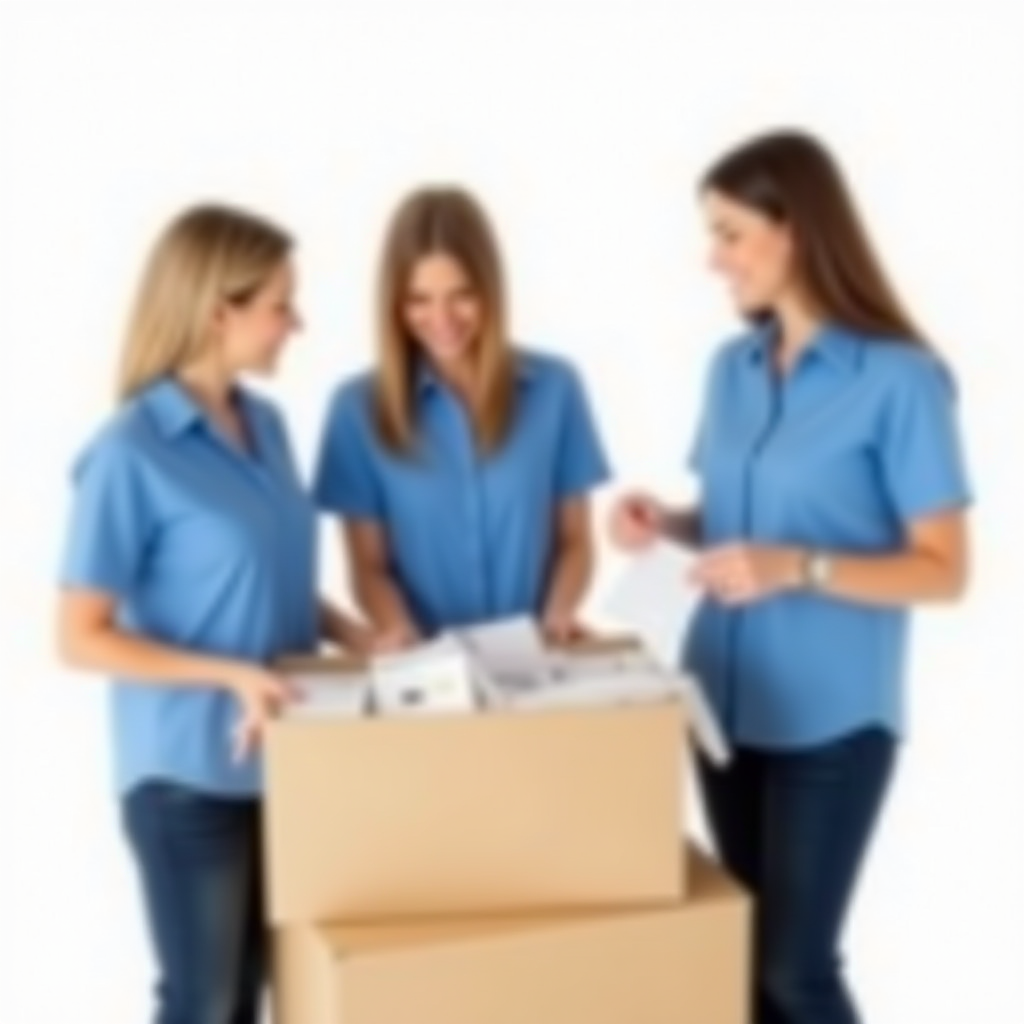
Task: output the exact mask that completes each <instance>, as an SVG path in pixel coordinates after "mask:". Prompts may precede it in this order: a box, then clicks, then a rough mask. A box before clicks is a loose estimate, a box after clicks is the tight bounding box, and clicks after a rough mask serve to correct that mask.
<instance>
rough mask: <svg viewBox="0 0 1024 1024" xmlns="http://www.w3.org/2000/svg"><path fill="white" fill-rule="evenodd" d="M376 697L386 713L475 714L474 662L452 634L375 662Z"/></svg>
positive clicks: (377, 702) (373, 663)
mask: <svg viewBox="0 0 1024 1024" xmlns="http://www.w3.org/2000/svg"><path fill="white" fill-rule="evenodd" d="M371 674H372V677H373V695H374V700H375V704H376V707H377V710H379V711H380V712H382V713H384V714H429V713H431V712H444V711H449V712H451V711H472V710H473V709H474V708H475V707H476V687H475V682H474V678H473V666H472V662H471V660H470V658H469V656H468V654H467V652H466V651H465V649H464V648H463V647H462V646H461V645H460V644H458V643H457V642H456V641H455V640H454V638H453V637H451V636H450V635H442V636H440V637H438V638H437V639H436V640H432V641H430V642H428V643H426V644H421V645H420V646H418V647H415V648H413V649H412V650H409V651H399V652H396V653H393V654H386V655H381V656H379V657H376V658H374V659H373V661H372V663H371Z"/></svg>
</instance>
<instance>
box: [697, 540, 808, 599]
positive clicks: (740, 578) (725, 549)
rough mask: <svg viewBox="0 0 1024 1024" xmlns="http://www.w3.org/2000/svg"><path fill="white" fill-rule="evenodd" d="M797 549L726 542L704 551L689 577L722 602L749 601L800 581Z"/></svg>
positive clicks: (762, 597)
mask: <svg viewBox="0 0 1024 1024" xmlns="http://www.w3.org/2000/svg"><path fill="white" fill-rule="evenodd" d="M802 557H803V555H802V552H801V551H800V549H799V548H791V547H773V546H767V545H758V544H726V545H723V546H721V547H717V548H712V549H710V550H708V551H706V552H705V553H704V554H703V555H702V556H701V557H700V558H698V559H697V563H696V565H695V566H694V568H693V570H692V571H691V574H690V578H691V580H692V581H693V582H694V583H696V584H697V586H699V587H702V588H703V589H705V590H706V591H707V592H708V593H709V594H710V595H711V596H712V597H713V598H715V600H717V601H719V602H721V603H722V604H725V605H744V604H752V603H754V602H756V601H761V600H764V599H765V598H766V597H770V596H772V595H773V594H778V593H781V592H783V591H786V590H791V589H795V588H796V587H798V586H799V585H800V582H801V575H802V571H801V563H802Z"/></svg>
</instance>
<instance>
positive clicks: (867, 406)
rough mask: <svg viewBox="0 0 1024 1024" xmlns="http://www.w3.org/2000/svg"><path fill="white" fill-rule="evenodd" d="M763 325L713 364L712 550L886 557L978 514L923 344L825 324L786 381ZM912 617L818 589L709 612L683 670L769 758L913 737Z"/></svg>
mask: <svg viewBox="0 0 1024 1024" xmlns="http://www.w3.org/2000/svg"><path fill="white" fill-rule="evenodd" d="M771 339H772V334H771V331H770V329H769V328H767V327H765V328H758V329H755V330H753V331H752V332H750V333H749V334H747V335H745V336H744V337H741V338H740V339H738V340H736V341H734V342H732V343H730V344H728V345H726V346H725V347H724V348H723V349H722V350H721V351H720V352H719V353H718V354H717V357H716V358H715V359H714V361H713V364H712V368H711V372H710V376H709V382H708V388H707V395H706V401H705V409H704V413H703V417H702V420H701V423H700V425H699V429H698V436H697V440H696V444H695V445H694V447H693V450H692V454H691V458H690V466H691V468H692V469H693V470H694V472H695V473H696V474H697V476H698V478H699V481H700V485H701V502H700V503H701V512H702V523H703V529H704V541H705V543H706V544H707V545H718V544H724V543H733V542H749V543H752V544H783V545H799V546H803V547H807V548H820V549H825V550H828V551H830V552H834V553H847V554H851V555H865V556H870V555H883V554H886V553H894V552H896V551H898V550H899V549H900V548H901V546H902V545H903V544H904V541H905V538H906V534H907V527H908V525H909V524H910V523H911V522H912V521H913V520H915V519H917V518H918V517H921V516H928V515H931V514H934V513H939V512H942V511H945V510H950V509H955V508H958V507H961V506H964V505H966V504H968V503H969V502H970V500H971V496H970V488H969V483H968V479H967V472H966V470H965V465H964V458H963V454H962V450H961V442H960V439H959V434H958V426H957V418H956V408H955V396H954V391H953V387H952V381H951V379H950V377H949V375H948V374H947V372H946V370H945V368H944V367H943V366H942V364H940V362H939V361H938V360H937V358H936V357H934V356H933V355H931V354H929V353H928V352H927V351H925V350H924V349H922V348H920V347H916V346H910V345H906V344H899V343H895V342H894V343H887V342H885V341H880V340H872V339H867V338H864V337H860V336H858V335H857V334H855V333H854V332H852V331H849V330H844V329H840V328H839V327H835V326H828V327H826V328H824V329H822V330H821V331H820V333H819V335H818V336H817V337H816V339H815V340H814V341H813V343H812V344H811V345H810V346H809V347H808V348H807V350H806V351H805V352H804V353H803V355H802V357H801V359H800V361H799V362H798V364H797V365H796V366H795V367H794V368H793V369H792V371H791V372H790V373H789V374H787V375H786V376H785V377H783V378H778V377H777V376H776V374H775V372H774V371H773V368H772V360H771ZM907 629H908V611H907V610H906V609H905V608H895V607H891V608H884V607H872V606H870V605H867V604H859V603H857V602H854V601H849V600H842V599H838V598H834V597H829V596H824V595H818V594H814V593H810V592H802V591H801V592H787V593H784V594H782V595H779V596H773V597H770V598H768V599H766V600H763V601H761V602H759V603H755V604H752V605H749V606H746V607H741V608H726V607H723V606H721V605H719V604H717V603H715V602H714V601H712V600H710V599H709V600H707V601H705V602H704V603H703V604H702V606H701V608H700V609H699V610H698V613H697V615H696V617H695V619H694V623H693V626H692V628H691V630H690V633H689V637H688V641H687V643H686V645H685V653H684V662H685V664H686V666H687V667H688V668H689V669H691V670H692V671H693V673H694V674H695V675H696V676H697V677H699V679H700V680H701V681H702V683H703V685H704V687H705V689H706V690H707V693H708V695H709V697H710V699H711V701H712V703H713V705H714V706H715V707H716V708H717V710H718V712H719V714H720V715H721V716H722V718H723V721H724V723H725V726H726V729H727V731H728V733H729V734H730V735H731V737H732V738H733V740H734V741H735V742H737V743H740V744H748V745H751V746H759V747H766V748H773V747H774V748H787V747H801V746H807V745H811V744H815V743H819V742H825V741H827V740H829V739H831V738H835V737H837V736H840V735H842V734H844V733H847V732H850V731H852V730H854V729H856V728H857V727H859V726H865V725H870V724H876V725H881V726H883V727H885V728H888V729H889V730H890V731H892V732H894V733H896V734H899V733H900V732H901V731H902V730H903V727H904V695H903V676H904V659H905V648H906V643H907Z"/></svg>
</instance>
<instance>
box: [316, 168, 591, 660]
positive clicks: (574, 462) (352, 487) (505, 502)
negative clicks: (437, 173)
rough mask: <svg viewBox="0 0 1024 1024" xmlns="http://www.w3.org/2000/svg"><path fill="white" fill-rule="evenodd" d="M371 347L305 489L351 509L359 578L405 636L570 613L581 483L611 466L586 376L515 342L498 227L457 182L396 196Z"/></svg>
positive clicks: (553, 631)
mask: <svg viewBox="0 0 1024 1024" xmlns="http://www.w3.org/2000/svg"><path fill="white" fill-rule="evenodd" d="M378 302H379V309H378V329H377V333H378V338H377V342H378V344H377V363H376V366H375V367H374V368H373V369H372V370H370V371H368V372H364V373H361V374H359V375H357V376H355V377H354V378H352V379H350V380H347V381H344V382H342V383H341V384H340V385H339V386H338V388H337V390H336V391H335V394H334V396H333V398H332V401H331V406H330V410H329V414H328V416H327V421H326V423H325V426H324V432H323V441H322V446H321V451H320V457H319V464H318V468H317V471H316V483H315V490H316V495H317V498H318V500H319V504H320V506H321V507H322V508H323V509H324V510H327V511H329V512H331V513H334V514H335V515H337V516H339V517H340V519H341V520H342V521H343V522H344V526H345V530H344V534H345V538H346V543H347V547H348V552H349V560H350V564H351V567H352V573H353V577H354V580H353V582H354V589H355V593H356V595H357V597H358V599H359V602H360V604H361V605H362V607H363V609H364V611H365V612H366V614H367V615H368V616H369V618H370V619H371V620H372V622H373V623H374V624H375V625H377V626H378V627H380V628H382V629H387V630H388V631H389V633H393V632H398V633H400V634H401V635H403V636H404V637H405V638H406V640H407V641H408V642H413V641H415V640H416V639H417V638H420V637H425V636H428V635H430V634H432V633H434V632H435V631H437V630H440V629H444V628H446V627H453V626H460V625H466V624H470V623H474V622H479V621H483V620H487V619H492V618H496V617H501V616H510V615H520V614H528V615H531V616H534V617H536V618H537V620H539V622H540V624H541V625H542V627H543V628H544V630H545V632H546V634H547V635H548V636H549V637H550V638H552V639H555V640H565V639H569V638H570V637H571V636H572V635H573V633H574V632H575V631H576V629H577V628H578V622H577V613H578V609H579V605H580V602H581V601H582V599H583V597H584V595H585V592H586V589H587V586H588V584H589V582H590V578H591V571H592V562H593V551H592V535H591V523H590V507H589V506H590V502H589V495H590V492H591V491H592V490H593V489H594V488H595V487H597V486H598V485H599V484H601V483H603V482H604V481H605V479H606V478H607V475H608V468H607V465H606V459H605V455H604V452H603V448H602V445H601V442H600V440H599V437H598V433H597V429H596V427H595V424H594V421H593V419H592V417H591V413H590V409H589V403H588V401H587V397H586V393H585V390H584V387H583V384H582V382H581V380H580V377H579V375H578V374H577V372H576V371H575V369H574V368H573V367H572V366H571V365H570V364H569V363H568V362H567V361H565V360H564V359H561V358H558V357H556V356H553V355H550V354H546V353H541V352H538V351H534V350H531V349H528V348H525V347H522V346H520V345H515V344H513V343H512V341H511V339H510V337H509V329H508V322H507V321H508V310H507V304H506V293H505V283H504V274H503V271H502V267H501V259H500V255H499V251H498V245H497V242H496V240H495V237H494V232H493V229H492V227H491V225H490V223H489V221H488V218H487V216H486V214H485V213H484V211H483V210H482V208H481V207H480V205H479V203H478V202H477V201H476V200H475V199H474V198H473V197H472V196H471V195H469V194H468V193H466V192H465V191H463V190H460V189H449V188H428V189H423V190H421V191H418V192H415V193H414V194H412V195H411V196H409V197H408V198H407V199H406V200H405V201H404V202H403V203H402V204H401V206H400V207H399V209H398V211H397V212H396V214H395V215H394V218H393V220H392V222H391V225H390V227H389V229H388V233H387V238H386V240H385V244H384V251H383V257H382V261H381V266H380V283H379V293H378Z"/></svg>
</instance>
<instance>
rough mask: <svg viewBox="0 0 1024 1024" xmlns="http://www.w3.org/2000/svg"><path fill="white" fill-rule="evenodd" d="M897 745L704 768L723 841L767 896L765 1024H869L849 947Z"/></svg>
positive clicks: (881, 735) (870, 741) (759, 1006)
mask: <svg viewBox="0 0 1024 1024" xmlns="http://www.w3.org/2000/svg"><path fill="white" fill-rule="evenodd" d="M896 748H897V741H896V740H895V738H894V737H893V736H892V735H891V734H890V733H888V732H886V731H883V730H882V729H876V728H871V729H864V730H861V731H858V732H856V733H853V734H851V735H849V736H846V737H844V738H842V739H840V740H838V741H835V742H832V743H828V744H826V745H823V746H820V747H816V748H812V749H809V750H801V751H795V752H768V751H761V750H753V749H750V748H741V749H739V750H738V751H737V752H736V756H735V758H734V760H733V761H732V762H731V764H730V765H729V766H727V767H726V768H724V769H717V768H715V767H713V766H711V765H709V764H707V763H706V762H702V763H701V771H700V778H701V783H702V790H703V795H704V801H705V806H706V808H707V811H708V819H709V824H710V827H711V831H712V834H713V836H714V839H715V844H716V846H717V847H718V851H719V854H720V856H721V858H722V860H723V862H724V863H725V865H726V867H728V868H729V869H730V871H732V873H733V874H734V875H736V877H737V878H739V880H740V881H741V882H742V883H743V884H744V885H745V886H746V887H747V888H748V889H749V890H750V891H751V893H752V894H753V896H754V898H755V900H756V910H755V919H756V936H755V978H754V981H755V991H754V1003H755V1013H754V1020H755V1022H756V1024H860V1021H861V1018H860V1016H859V1014H858V1012H857V1010H856V1007H855V1004H854V1000H853V997H852V995H851V993H850V992H849V990H848V988H847V985H846V982H845V980H844V977H843V970H842V955H841V952H840V940H841V935H842V928H843V923H844V918H845V915H846V912H847V909H848V907H849V903H850V900H851V897H852V893H853V890H854V887H855V883H856V880H857V875H858V872H859V870H860V866H861V863H862V860H863V857H864V853H865V851H866V849H867V846H868V843H869V839H870V835H871V831H872V828H873V826H874V824H875V821H876V818H877V815H878V812H879V810H880V808H881V805H882V802H883V798H884V795H885V792H886V790H887V788H888V783H889V780H890V778H891V775H892V770H893V766H894V762H895V757H896Z"/></svg>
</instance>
